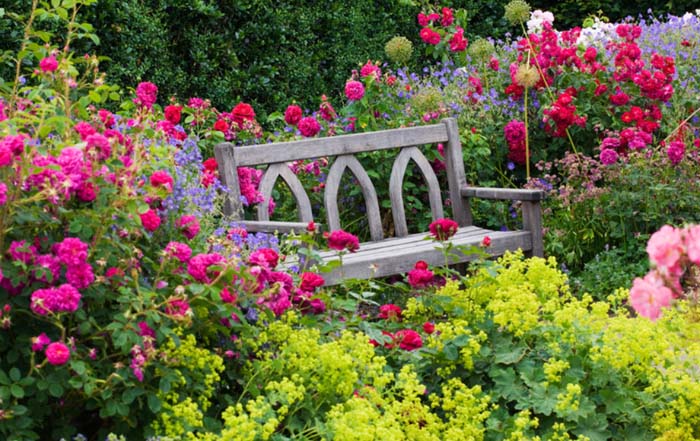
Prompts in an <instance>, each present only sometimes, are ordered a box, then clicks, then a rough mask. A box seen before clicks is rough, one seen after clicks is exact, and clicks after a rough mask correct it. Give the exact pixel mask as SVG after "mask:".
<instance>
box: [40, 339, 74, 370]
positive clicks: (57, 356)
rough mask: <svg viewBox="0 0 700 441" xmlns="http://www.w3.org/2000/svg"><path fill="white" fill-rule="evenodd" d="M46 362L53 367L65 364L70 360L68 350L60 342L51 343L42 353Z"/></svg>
mask: <svg viewBox="0 0 700 441" xmlns="http://www.w3.org/2000/svg"><path fill="white" fill-rule="evenodd" d="M44 354H45V355H46V360H48V362H49V363H51V364H52V365H54V366H61V365H63V364H66V362H67V361H68V360H69V359H70V349H68V346H66V345H65V344H64V343H61V342H60V341H56V342H53V343H51V344H49V345H48V346H47V347H46V350H45V351H44Z"/></svg>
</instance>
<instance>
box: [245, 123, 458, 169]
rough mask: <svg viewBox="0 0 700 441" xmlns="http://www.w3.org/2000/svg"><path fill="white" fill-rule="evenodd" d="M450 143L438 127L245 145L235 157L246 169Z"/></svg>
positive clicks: (440, 125)
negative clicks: (325, 157)
mask: <svg viewBox="0 0 700 441" xmlns="http://www.w3.org/2000/svg"><path fill="white" fill-rule="evenodd" d="M447 140H448V138H447V130H446V127H445V125H444V124H435V125H431V126H419V127H408V128H404V129H392V130H380V131H377V132H369V133H354V134H350V135H341V136H331V137H328V138H314V139H307V140H302V141H292V142H280V143H274V144H267V145H256V146H242V147H236V148H235V149H234V155H235V159H236V165H237V166H238V167H245V166H254V165H260V164H270V163H276V162H293V161H298V160H301V159H311V158H318V157H320V156H340V155H349V154H355V153H363V152H371V151H376V150H385V149H394V148H400V147H408V146H412V145H422V144H433V143H437V142H446V141H447Z"/></svg>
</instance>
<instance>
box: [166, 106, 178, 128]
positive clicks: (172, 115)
mask: <svg viewBox="0 0 700 441" xmlns="http://www.w3.org/2000/svg"><path fill="white" fill-rule="evenodd" d="M181 116H182V106H166V107H165V119H167V120H168V121H170V122H171V123H173V124H177V123H179V122H180V117H181Z"/></svg>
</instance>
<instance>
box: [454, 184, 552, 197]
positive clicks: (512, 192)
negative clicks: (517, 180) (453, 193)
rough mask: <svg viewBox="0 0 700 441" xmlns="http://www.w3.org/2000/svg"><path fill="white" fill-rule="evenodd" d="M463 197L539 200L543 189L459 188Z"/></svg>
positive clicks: (542, 194) (542, 195)
mask: <svg viewBox="0 0 700 441" xmlns="http://www.w3.org/2000/svg"><path fill="white" fill-rule="evenodd" d="M460 192H461V194H462V196H463V197H468V198H480V199H499V200H512V201H541V200H542V199H544V191H542V190H531V189H527V188H493V187H470V186H464V187H462V188H461V189H460Z"/></svg>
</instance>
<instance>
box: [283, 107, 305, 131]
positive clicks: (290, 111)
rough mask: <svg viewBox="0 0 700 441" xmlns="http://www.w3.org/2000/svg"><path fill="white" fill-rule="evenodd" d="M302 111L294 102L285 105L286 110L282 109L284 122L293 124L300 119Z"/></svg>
mask: <svg viewBox="0 0 700 441" xmlns="http://www.w3.org/2000/svg"><path fill="white" fill-rule="evenodd" d="M301 117H302V111H301V107H299V106H297V105H296V104H291V105H289V106H287V110H285V111H284V122H286V123H287V124H289V125H290V126H295V125H297V124H298V123H299V121H301Z"/></svg>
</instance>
